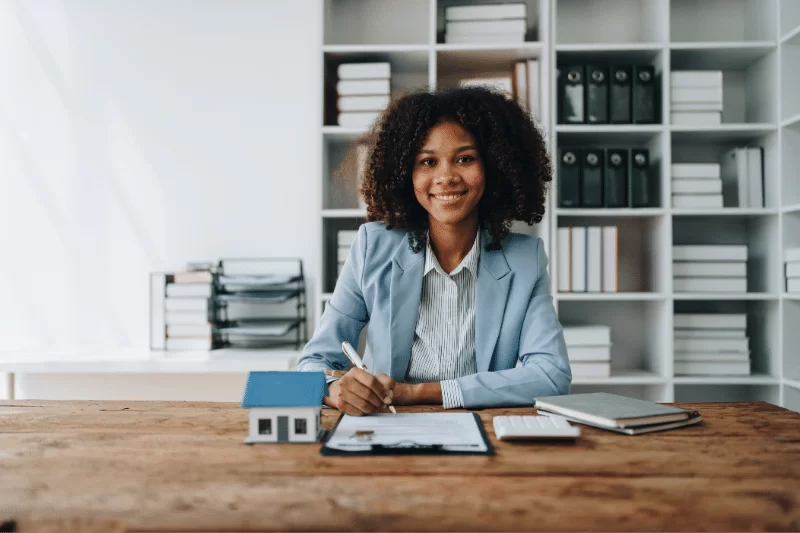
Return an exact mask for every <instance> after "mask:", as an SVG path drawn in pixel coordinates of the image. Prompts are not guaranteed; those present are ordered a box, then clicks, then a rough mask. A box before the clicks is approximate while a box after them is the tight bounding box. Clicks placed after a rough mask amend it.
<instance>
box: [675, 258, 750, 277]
mask: <svg viewBox="0 0 800 533" xmlns="http://www.w3.org/2000/svg"><path fill="white" fill-rule="evenodd" d="M672 275H673V276H675V277H676V278H707V277H711V278H737V277H738V278H742V277H746V276H747V262H746V261H680V262H673V263H672Z"/></svg>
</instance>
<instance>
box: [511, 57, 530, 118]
mask: <svg viewBox="0 0 800 533" xmlns="http://www.w3.org/2000/svg"><path fill="white" fill-rule="evenodd" d="M514 99H515V100H516V101H517V103H518V104H519V106H520V107H521V108H522V109H528V66H527V64H526V63H525V61H517V62H516V63H514Z"/></svg>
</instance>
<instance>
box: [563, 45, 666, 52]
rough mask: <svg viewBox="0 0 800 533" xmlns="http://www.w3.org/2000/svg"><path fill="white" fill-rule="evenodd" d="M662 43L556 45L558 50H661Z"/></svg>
mask: <svg viewBox="0 0 800 533" xmlns="http://www.w3.org/2000/svg"><path fill="white" fill-rule="evenodd" d="M663 48H664V45H663V44H661V43H564V44H557V45H556V52H587V53H595V52H617V51H619V52H631V53H635V52H640V51H642V52H646V51H652V50H661V49H663Z"/></svg>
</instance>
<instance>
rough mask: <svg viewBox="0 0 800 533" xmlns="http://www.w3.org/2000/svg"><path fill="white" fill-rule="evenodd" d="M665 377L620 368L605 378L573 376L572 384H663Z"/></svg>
mask: <svg viewBox="0 0 800 533" xmlns="http://www.w3.org/2000/svg"><path fill="white" fill-rule="evenodd" d="M666 382H667V378H665V377H663V376H659V375H658V374H654V373H653V372H648V371H646V370H621V371H619V372H612V375H611V377H607V378H575V379H573V380H572V384H573V385H648V384H664V383H666Z"/></svg>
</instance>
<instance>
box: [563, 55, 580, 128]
mask: <svg viewBox="0 0 800 533" xmlns="http://www.w3.org/2000/svg"><path fill="white" fill-rule="evenodd" d="M583 93H584V74H583V66H572V67H568V68H566V69H565V71H564V74H563V78H562V79H561V84H560V88H559V98H560V99H561V111H562V114H561V115H560V116H559V119H560V120H559V122H561V123H562V124H583V122H584V120H585V114H584V109H583V99H584V95H583Z"/></svg>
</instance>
